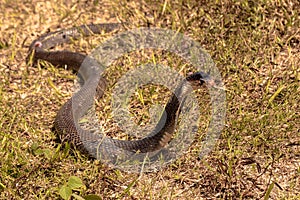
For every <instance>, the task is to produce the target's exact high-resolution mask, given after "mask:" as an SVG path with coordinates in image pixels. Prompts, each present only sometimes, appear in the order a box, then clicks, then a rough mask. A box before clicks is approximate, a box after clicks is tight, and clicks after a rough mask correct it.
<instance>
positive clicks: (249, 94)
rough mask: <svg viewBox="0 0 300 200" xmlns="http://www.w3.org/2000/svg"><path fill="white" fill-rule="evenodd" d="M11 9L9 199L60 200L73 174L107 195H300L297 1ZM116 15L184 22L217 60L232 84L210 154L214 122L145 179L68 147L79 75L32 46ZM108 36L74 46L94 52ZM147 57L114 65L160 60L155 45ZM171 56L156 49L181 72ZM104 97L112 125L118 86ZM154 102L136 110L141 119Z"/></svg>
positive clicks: (1, 43) (5, 112) (60, 4)
mask: <svg viewBox="0 0 300 200" xmlns="http://www.w3.org/2000/svg"><path fill="white" fill-rule="evenodd" d="M0 8H1V10H2V12H1V13H0V19H1V20H0V21H1V24H0V30H1V36H0V80H1V81H0V112H1V115H0V118H1V120H0V136H1V143H0V145H1V146H0V156H1V158H2V159H1V161H0V166H1V174H0V198H1V199H58V198H59V194H58V190H59V188H60V187H61V186H62V185H63V184H64V183H65V182H66V181H67V179H68V178H69V177H70V176H73V175H74V176H77V177H79V178H81V179H82V180H83V182H84V184H85V185H86V189H84V190H81V191H80V192H77V193H80V195H82V196H84V195H86V194H97V195H99V196H101V197H102V198H103V199H263V198H265V199H267V198H268V197H269V199H298V198H300V178H299V177H300V162H299V161H300V146H299V145H300V134H299V130H300V126H299V121H300V119H299V113H300V108H299V105H300V104H299V102H300V98H299V97H300V95H299V93H300V87H299V80H300V71H299V66H300V59H299V58H300V51H299V49H300V32H299V31H300V30H299V27H300V17H299V14H300V13H299V12H300V5H299V2H298V1H296V0H284V1H271V0H270V1H245V0H241V1H229V0H226V1H223V2H221V1H187V2H185V1H172V2H171V1H162V2H159V1H141V2H138V1H135V2H130V3H129V2H125V1H117V2H114V3H113V2H110V1H99V2H98V1H94V2H91V3H88V2H76V1H74V2H73V1H59V0H58V1H56V2H40V1H33V2H23V1H15V2H11V1H1V2H0ZM117 21H126V22H128V23H129V24H130V27H142V26H148V25H149V26H151V27H154V26H156V27H166V28H169V29H173V30H180V31H181V32H183V33H185V34H186V35H189V36H190V37H192V38H193V39H195V40H197V41H198V42H199V43H200V44H201V45H202V46H203V47H204V48H205V49H206V50H207V51H208V52H209V53H210V54H211V56H212V57H213V59H214V61H215V63H216V64H217V66H218V68H219V69H220V72H221V74H222V77H223V80H224V82H225V85H226V88H227V90H228V91H227V107H228V111H227V119H226V128H225V129H224V131H223V133H222V135H221V137H220V139H219V142H218V143H217V145H216V147H215V149H214V150H213V152H211V153H210V154H209V155H208V156H207V157H205V158H204V159H202V160H198V159H197V155H198V153H199V149H200V145H201V139H202V137H201V134H200V133H202V132H203V130H204V129H205V126H206V123H203V126H204V128H202V129H201V130H199V137H198V138H197V140H196V141H195V142H194V143H193V145H192V146H191V148H190V150H189V152H187V153H186V154H185V156H184V157H182V158H180V159H179V160H177V161H176V162H174V163H173V164H171V165H170V166H168V167H166V168H165V169H163V170H161V171H159V172H157V173H145V174H142V175H140V176H139V175H137V174H130V173H126V172H121V171H118V170H114V169H111V168H109V167H108V166H106V165H104V164H102V163H101V162H99V161H94V160H90V159H88V158H85V157H83V156H82V155H81V154H80V153H76V152H75V154H70V153H69V152H68V149H63V148H61V149H59V148H57V147H59V145H58V144H57V142H55V138H56V137H55V135H54V134H53V133H52V132H51V127H52V123H53V120H54V117H55V113H56V112H57V110H58V109H59V108H60V106H61V105H62V104H63V103H64V102H65V101H66V100H67V99H68V98H69V97H70V96H71V94H72V89H71V88H72V83H73V82H72V80H73V79H74V77H75V76H74V75H72V73H71V72H68V71H65V70H63V69H55V68H53V67H52V66H50V65H48V64H44V67H39V66H29V65H27V64H26V62H25V58H26V55H27V50H28V49H27V47H28V45H29V44H30V42H31V41H33V40H34V39H35V38H37V37H38V36H39V35H40V34H42V33H45V32H48V31H53V30H56V29H58V28H65V27H72V26H76V25H81V24H86V23H91V22H92V23H100V22H117ZM104 38H105V36H101V37H99V38H98V37H97V40H95V38H89V39H87V41H88V42H87V43H86V42H84V41H83V40H80V41H79V42H77V43H75V44H72V45H69V46H66V47H64V48H69V49H71V50H74V51H83V52H89V51H90V50H91V49H92V47H93V46H94V45H97V42H99V41H101V40H103V39H104ZM142 56H144V58H143V59H144V60H143V59H140V60H139V59H136V60H134V59H130V55H128V56H127V57H126V59H124V60H123V61H122V62H121V61H120V62H119V63H116V66H117V67H115V68H111V71H109V72H108V74H107V76H108V78H110V83H111V85H113V83H114V82H115V80H116V79H117V78H118V77H120V76H121V74H122V73H124V72H122V71H123V70H124V69H127V70H128V69H130V68H132V67H134V66H135V65H138V64H140V63H143V62H147V61H146V60H150V61H151V59H152V54H151V52H150V53H147V52H143V53H142ZM170 57H171V56H165V55H163V54H161V53H157V58H156V59H157V60H159V61H161V62H163V63H164V62H165V63H167V64H168V65H170V66H173V67H174V68H175V69H180V68H181V67H182V65H183V64H184V63H182V62H181V61H178V59H174V60H173V59H170ZM171 58H172V57H171ZM133 61H134V62H133ZM171 61H173V63H172V62H171ZM118 64H119V65H118ZM118 66H123V67H124V68H122V69H120V67H119V68H118ZM188 70H189V69H188V68H186V70H185V71H183V72H184V73H186V72H187V71H188ZM110 91H111V90H109V91H108V92H107V93H108V94H109V93H110ZM167 97H168V96H167V95H166V97H164V98H161V99H160V98H158V99H157V100H162V99H166V98H167ZM145 98H148V99H149V102H151V101H152V99H151V96H150V95H149V94H145ZM153 98H154V97H153ZM203 101H205V100H203ZM103 102H104V106H103V107H102V108H104V109H102V117H103V118H102V119H103V120H106V127H107V128H108V129H109V128H111V127H110V125H111V124H110V123H111V119H110V117H109V116H110V114H109V105H110V101H109V95H107V96H106V97H105V98H104V100H103ZM133 102H136V103H138V102H139V101H138V98H136V99H135V100H133ZM133 104H134V106H136V104H135V103H133ZM101 105H102V104H101ZM105 105H106V107H105ZM134 106H133V107H134ZM147 106H150V104H149V105H146V107H145V108H141V109H140V110H138V109H137V110H133V112H136V113H137V116H138V117H141V118H142V117H143V115H144V114H140V113H141V112H144V111H146V110H147V108H148V107H147ZM204 106H205V105H204ZM146 116H147V114H146ZM205 116H208V115H204V116H203V119H204V120H205ZM145 118H146V119H145V121H147V117H145ZM206 120H207V119H206ZM111 130H113V129H111ZM37 150H40V151H37ZM37 152H42V153H37ZM268 192H270V194H269V195H268Z"/></svg>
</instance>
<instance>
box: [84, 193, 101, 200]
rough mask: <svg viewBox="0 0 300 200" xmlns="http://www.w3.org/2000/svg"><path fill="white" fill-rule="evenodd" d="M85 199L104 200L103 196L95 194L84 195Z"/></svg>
mask: <svg viewBox="0 0 300 200" xmlns="http://www.w3.org/2000/svg"><path fill="white" fill-rule="evenodd" d="M84 199H85V200H102V198H101V197H99V196H98V195H95V194H89V195H86V196H85V197H84Z"/></svg>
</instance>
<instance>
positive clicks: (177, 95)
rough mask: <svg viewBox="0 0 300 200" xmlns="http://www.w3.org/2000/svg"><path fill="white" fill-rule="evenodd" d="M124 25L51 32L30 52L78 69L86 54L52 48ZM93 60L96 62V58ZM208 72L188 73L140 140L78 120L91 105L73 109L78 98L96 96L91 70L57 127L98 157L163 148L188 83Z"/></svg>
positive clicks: (201, 79)
mask: <svg viewBox="0 0 300 200" xmlns="http://www.w3.org/2000/svg"><path fill="white" fill-rule="evenodd" d="M120 27H121V25H120V24H117V23H116V24H97V25H94V24H92V25H83V26H80V27H75V28H70V29H65V30H61V31H56V32H51V33H47V34H44V35H42V36H40V37H39V38H37V39H36V40H34V41H33V42H32V43H31V45H30V52H32V54H31V55H33V59H34V60H38V59H41V60H46V61H48V62H50V63H52V64H53V65H55V66H58V65H59V66H62V65H67V66H68V67H70V68H71V69H73V70H75V71H78V70H79V68H80V66H81V64H82V63H83V61H84V60H85V59H86V57H87V56H86V55H84V54H81V53H77V52H71V51H50V50H49V49H51V48H53V47H55V46H57V45H60V44H63V43H68V42H70V41H72V40H73V39H76V38H78V37H82V36H89V35H92V34H99V33H101V32H103V31H105V32H111V31H113V30H115V29H118V28H120ZM90 62H91V63H92V64H95V62H94V61H93V60H92V59H91V60H90ZM95 65H97V64H95ZM205 76H206V75H205V74H204V73H201V72H197V73H194V74H192V75H189V76H187V77H186V78H185V79H184V80H183V81H181V82H180V84H179V85H178V86H177V88H176V90H175V92H174V94H173V95H172V97H171V98H170V99H169V101H168V103H167V104H166V106H165V113H166V119H164V120H163V119H162V118H161V119H160V120H159V122H158V124H157V126H156V127H155V128H154V129H153V131H152V132H151V133H150V134H148V135H147V136H146V137H144V138H142V139H138V140H118V139H113V138H109V137H105V138H104V137H103V136H102V135H99V134H94V133H91V132H89V131H87V130H84V129H82V128H80V126H79V124H78V123H79V122H78V120H79V118H80V117H81V116H82V115H83V113H85V112H86V111H87V110H88V109H89V106H88V105H84V104H83V105H82V106H81V107H80V108H78V109H77V110H76V109H72V106H74V105H73V104H74V101H78V102H80V101H82V99H84V98H85V97H93V91H92V90H93V88H94V87H92V86H91V84H93V83H92V82H91V81H90V79H91V76H90V75H89V74H87V75H86V76H85V77H84V84H83V87H82V88H81V89H80V90H79V91H78V92H77V93H76V94H74V95H73V96H72V98H71V99H69V100H68V101H67V102H66V103H65V104H64V105H63V106H62V107H61V109H60V110H59V111H58V113H57V116H56V119H55V122H54V128H55V131H56V132H57V133H58V134H59V136H60V138H61V140H62V141H64V142H65V141H66V142H69V143H71V144H73V145H74V146H75V147H76V148H77V149H79V150H81V151H83V152H86V153H88V154H89V155H90V156H92V157H96V158H98V156H99V155H98V154H99V151H100V152H105V153H106V155H110V156H109V158H111V155H112V154H114V155H115V154H116V153H115V152H118V151H120V152H122V151H123V152H124V151H125V152H127V153H129V154H131V153H132V154H135V153H147V152H153V151H156V150H159V149H161V148H163V147H164V146H166V145H167V144H168V142H169V141H170V140H171V139H172V136H173V133H174V131H175V127H176V122H177V118H178V115H179V114H180V111H181V105H182V102H183V101H184V99H185V96H186V95H187V90H188V89H187V88H188V85H190V84H192V85H196V86H197V87H199V86H200V85H201V84H203V83H204V79H205ZM98 81H99V84H98V86H97V88H98V89H97V95H98V97H101V96H102V95H103V94H104V90H105V88H106V81H105V79H104V78H103V77H100V78H99V80H98ZM89 88H91V89H89ZM161 127H162V128H161ZM158 130H159V131H158ZM102 154H103V153H102ZM115 156H116V155H115Z"/></svg>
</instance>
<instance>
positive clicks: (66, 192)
mask: <svg viewBox="0 0 300 200" xmlns="http://www.w3.org/2000/svg"><path fill="white" fill-rule="evenodd" d="M59 195H60V196H61V197H62V198H63V199H66V200H67V199H70V198H71V195H72V190H71V188H69V187H68V186H66V185H63V186H62V187H61V188H60V190H59Z"/></svg>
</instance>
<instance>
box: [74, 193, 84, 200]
mask: <svg viewBox="0 0 300 200" xmlns="http://www.w3.org/2000/svg"><path fill="white" fill-rule="evenodd" d="M72 196H73V197H74V198H75V199H77V200H85V199H84V198H83V197H81V196H79V195H77V194H72Z"/></svg>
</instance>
